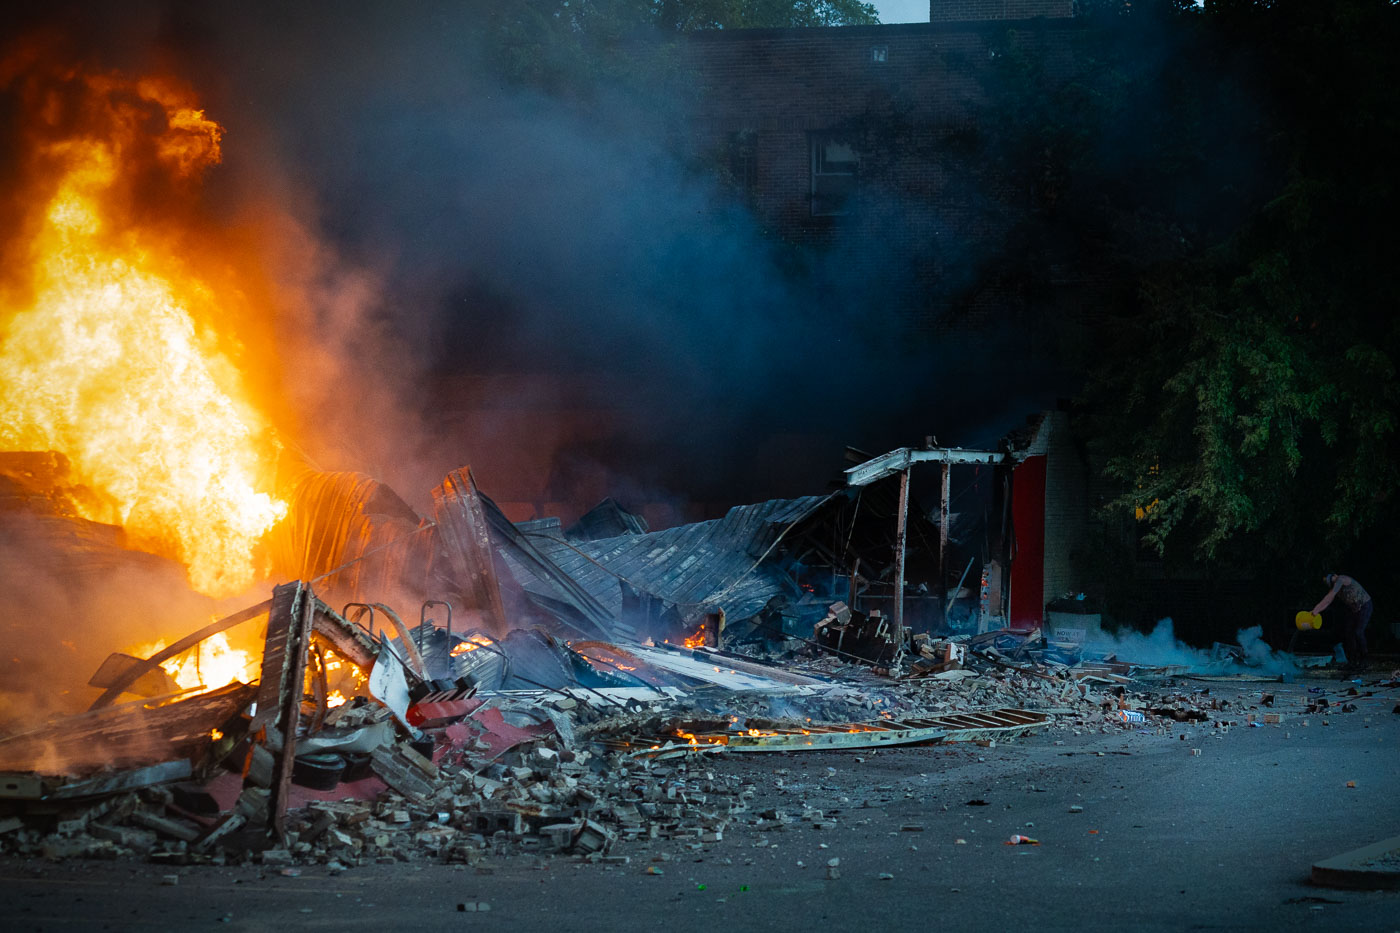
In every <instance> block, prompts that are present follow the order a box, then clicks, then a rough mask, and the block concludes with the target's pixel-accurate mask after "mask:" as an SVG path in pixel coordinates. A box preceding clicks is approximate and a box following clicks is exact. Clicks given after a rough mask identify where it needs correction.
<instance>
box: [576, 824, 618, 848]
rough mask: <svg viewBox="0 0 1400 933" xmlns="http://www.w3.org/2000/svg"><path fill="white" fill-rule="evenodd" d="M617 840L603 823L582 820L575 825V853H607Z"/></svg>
mask: <svg viewBox="0 0 1400 933" xmlns="http://www.w3.org/2000/svg"><path fill="white" fill-rule="evenodd" d="M616 838H617V836H616V835H615V834H614V833H613V832H612V831H611V830H609V829H608V828H607V827H606V826H604V825H603V824H602V823H599V822H596V821H594V820H580V821H579V822H578V823H577V824H575V835H574V844H573V851H574V852H577V853H581V854H584V855H590V854H592V853H595V852H599V853H602V852H606V851H607V850H608V848H609V847H611V846H612V844H613V841H614V840H615V839H616Z"/></svg>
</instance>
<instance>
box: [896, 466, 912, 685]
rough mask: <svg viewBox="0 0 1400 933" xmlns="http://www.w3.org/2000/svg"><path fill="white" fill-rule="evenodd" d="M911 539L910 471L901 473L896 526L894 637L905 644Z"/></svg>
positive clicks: (899, 642)
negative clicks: (907, 556) (906, 563)
mask: <svg viewBox="0 0 1400 933" xmlns="http://www.w3.org/2000/svg"><path fill="white" fill-rule="evenodd" d="M908 540H909V471H908V470H905V471H904V472H903V473H901V474H899V515H898V516H896V518H895V526H894V637H895V638H896V639H897V640H898V641H897V644H898V645H899V648H897V649H895V650H896V655H895V656H896V657H898V652H899V651H901V650H902V649H903V646H904V554H905V551H906V550H907V547H906V546H907V544H908Z"/></svg>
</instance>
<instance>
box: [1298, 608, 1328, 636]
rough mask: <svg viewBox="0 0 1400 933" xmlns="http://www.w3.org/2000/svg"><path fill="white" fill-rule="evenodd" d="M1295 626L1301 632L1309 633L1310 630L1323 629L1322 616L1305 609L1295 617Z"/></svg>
mask: <svg viewBox="0 0 1400 933" xmlns="http://www.w3.org/2000/svg"><path fill="white" fill-rule="evenodd" d="M1293 624H1294V625H1296V626H1298V630H1299V631H1303V632H1305V631H1307V630H1308V629H1310V628H1313V629H1316V628H1322V616H1321V614H1319V613H1316V612H1308V610H1306V609H1304V610H1303V611H1302V612H1300V613H1298V614H1297V615H1296V616H1294V617H1293Z"/></svg>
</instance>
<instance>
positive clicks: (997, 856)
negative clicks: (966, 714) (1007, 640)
mask: <svg viewBox="0 0 1400 933" xmlns="http://www.w3.org/2000/svg"><path fill="white" fill-rule="evenodd" d="M1372 679H1375V678H1372ZM1203 686H1209V687H1210V688H1211V691H1212V696H1213V697H1216V698H1220V699H1228V700H1230V702H1231V705H1232V708H1233V709H1237V710H1238V715H1237V718H1238V719H1239V720H1247V718H1248V714H1249V713H1250V712H1253V713H1255V714H1256V715H1258V716H1262V714H1263V713H1265V712H1268V713H1272V714H1280V715H1278V718H1280V719H1281V720H1282V721H1281V722H1278V723H1270V724H1266V725H1263V726H1261V727H1253V728H1252V727H1249V726H1245V725H1237V726H1234V727H1231V728H1229V729H1228V730H1225V729H1221V728H1219V727H1218V726H1217V725H1215V724H1214V723H1205V724H1202V725H1196V724H1190V723H1171V724H1170V725H1162V726H1158V725H1151V726H1149V727H1147V728H1145V729H1133V728H1129V727H1112V728H1111V729H1110V731H1109V732H1107V733H1105V732H1101V731H1098V729H1092V730H1090V729H1081V730H1079V734H1076V733H1075V731H1074V730H1070V729H1055V730H1050V731H1047V732H1043V733H1040V734H1036V735H1032V736H1030V737H1027V738H1022V739H1016V740H1013V741H1011V742H1009V743H1007V742H998V743H997V744H996V745H994V746H978V745H972V744H968V743H962V744H958V745H955V746H937V745H935V746H925V747H915V748H902V749H884V750H880V751H878V752H874V751H849V752H807V753H796V754H775V755H768V754H755V755H749V756H742V755H737V754H730V755H728V756H725V757H720V758H706V759H704V760H695V761H690V762H663V763H658V764H657V765H656V766H655V767H656V768H657V769H658V770H661V771H663V772H669V773H663V774H660V775H653V776H651V778H649V779H648V781H649V783H652V784H655V785H656V786H661V787H663V788H664V787H665V786H666V785H667V784H670V785H674V786H676V787H677V793H678V794H681V795H692V796H693V795H694V794H696V793H704V789H705V788H709V789H710V794H709V795H708V796H707V797H706V801H705V803H706V804H712V803H713V800H712V798H719V797H724V796H727V795H729V794H730V792H731V791H732V792H734V793H735V794H736V795H743V794H744V791H746V790H747V791H751V793H750V794H748V795H746V798H747V799H746V800H745V804H746V808H745V809H744V810H742V811H741V812H740V813H739V814H738V815H737V816H736V817H735V818H733V819H731V820H730V821H729V822H728V823H727V824H726V825H725V827H724V829H723V830H722V833H721V835H722V838H720V839H719V840H717V841H711V840H713V836H708V837H707V836H704V835H700V836H680V837H677V838H659V839H655V840H647V839H639V840H633V841H627V840H625V839H624V840H622V841H619V842H618V843H617V845H616V846H615V847H614V848H613V849H612V850H611V856H610V857H609V858H607V859H605V860H603V861H594V862H584V861H580V860H578V859H576V858H572V857H567V856H556V857H553V858H544V857H541V856H538V855H534V854H529V853H522V854H508V855H491V854H488V855H486V856H485V857H484V858H482V859H481V860H480V861H479V862H478V863H477V864H476V865H474V866H468V865H452V864H440V863H437V862H432V861H415V862H408V863H404V862H394V863H389V864H384V863H380V862H375V861H371V862H369V863H367V864H364V865H359V866H355V867H350V868H348V869H346V870H343V871H342V870H338V869H335V868H331V867H328V866H326V865H316V864H301V865H296V866H275V865H268V866H262V865H248V866H237V867H233V866H225V867H216V866H184V867H179V866H172V865H168V864H166V865H156V864H148V863H141V862H134V861H129V860H123V861H112V862H102V861H89V860H70V861H64V862H60V863H49V862H45V861H43V860H39V859H27V860H22V859H17V858H12V857H11V858H6V859H5V860H4V861H2V862H0V879H3V883H4V884H5V889H6V892H7V896H6V897H5V898H4V899H3V900H0V928H3V929H5V930H58V929H110V930H128V929H130V930H189V929H199V928H203V927H206V926H207V927H211V928H215V929H230V930H240V929H241V930H262V929H286V928H296V929H326V930H332V929H333V930H356V929H376V930H388V929H416V930H424V931H432V930H449V929H450V930H461V929H486V928H490V929H492V930H608V931H612V930H655V929H659V928H665V929H667V930H668V931H682V930H692V929H693V930H702V929H703V930H713V929H716V928H724V927H730V928H736V929H773V930H787V929H791V930H799V929H800V930H804V931H807V930H810V929H812V928H814V927H827V928H831V929H857V928H865V927H867V926H873V927H879V928H883V929H914V928H920V929H923V928H931V927H934V926H937V927H942V928H947V929H964V928H975V929H980V928H996V929H1008V928H1024V927H1029V926H1034V927H1035V928H1037V929H1050V930H1054V929H1070V928H1073V929H1086V928H1087V929H1106V930H1107V929H1114V930H1116V929H1161V930H1179V929H1197V928H1220V929H1269V930H1276V929H1289V928H1295V927H1298V926H1302V925H1307V926H1308V927H1310V928H1314V929H1319V930H1323V929H1325V930H1338V929H1356V930H1396V929H1400V894H1396V893H1388V894H1381V893H1359V892H1358V893H1353V892H1344V891H1335V890H1330V889H1325V888H1319V887H1314V886H1312V885H1311V884H1310V883H1309V882H1308V871H1309V866H1310V865H1311V864H1312V863H1313V862H1315V861H1318V860H1320V859H1323V858H1327V857H1328V856H1331V855H1335V854H1338V853H1340V852H1342V851H1344V850H1347V849H1351V848H1354V847H1356V846H1359V845H1362V844H1365V843H1369V842H1373V841H1375V840H1378V839H1381V838H1383V837H1387V836H1393V835H1395V834H1396V833H1397V832H1400V793H1398V792H1400V782H1397V778H1400V715H1396V714H1395V713H1393V712H1392V708H1393V707H1394V705H1395V697H1394V696H1393V694H1394V693H1395V691H1394V690H1388V691H1386V693H1385V697H1388V699H1385V698H1382V697H1379V696H1378V697H1376V698H1374V699H1372V700H1371V701H1370V702H1368V703H1359V704H1357V706H1358V708H1357V709H1356V711H1355V712H1347V713H1342V712H1339V711H1337V712H1331V711H1329V712H1328V713H1327V714H1326V715H1320V714H1318V713H1316V712H1315V713H1306V712H1304V710H1305V709H1306V708H1307V706H1308V703H1309V701H1310V700H1312V699H1314V698H1315V697H1316V696H1317V694H1315V693H1314V694H1310V693H1309V692H1308V691H1309V688H1310V687H1313V688H1317V687H1321V688H1323V689H1325V690H1326V691H1327V692H1328V694H1329V695H1332V696H1334V697H1335V696H1337V694H1338V693H1340V692H1341V691H1343V690H1345V688H1346V687H1347V686H1349V684H1347V683H1346V682H1345V681H1339V680H1337V679H1331V680H1327V679H1321V678H1319V679H1304V680H1299V681H1298V682H1296V683H1293V684H1259V683H1243V684H1222V683H1214V684H1209V685H1206V684H1202V683H1200V682H1186V683H1184V684H1183V687H1184V688H1185V689H1186V690H1188V691H1189V690H1199V689H1201V688H1202V687H1203ZM1266 692H1267V693H1272V694H1273V695H1274V698H1275V699H1274V702H1273V705H1272V706H1271V707H1264V706H1262V705H1261V704H1260V700H1261V697H1262V694H1263V693H1266ZM1196 749H1199V754H1195V753H1194V751H1193V750H1196ZM682 765H684V768H685V770H681V767H682ZM1348 782H1352V783H1354V785H1355V786H1354V787H1350V786H1348ZM662 793H663V794H664V793H665V791H664V790H663V791H662ZM668 799H672V798H668ZM972 801H983V802H984V803H980V804H973V803H972ZM1013 834H1023V835H1026V836H1030V837H1032V838H1035V839H1037V840H1039V843H1040V844H1039V845H1035V846H1031V845H1019V846H1011V845H1006V844H1005V843H1006V840H1007V839H1008V838H1009V837H1010V836H1011V835H1013ZM959 840H962V841H961V842H960V841H959ZM512 851H514V849H513V848H512ZM833 859H834V860H839V861H838V862H837V863H836V864H835V865H834V866H832V865H831V864H830V862H831V860H833ZM172 882H173V883H172ZM483 905H484V906H486V907H487V908H489V913H486V914H485V915H484V916H483V913H482V907H483Z"/></svg>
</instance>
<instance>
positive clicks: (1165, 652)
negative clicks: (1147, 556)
mask: <svg viewBox="0 0 1400 933" xmlns="http://www.w3.org/2000/svg"><path fill="white" fill-rule="evenodd" d="M1235 640H1236V643H1237V644H1238V646H1239V649H1240V650H1239V656H1237V653H1236V652H1234V651H1224V652H1219V653H1217V652H1215V651H1209V650H1206V649H1204V648H1193V647H1192V646H1190V645H1188V644H1186V643H1185V642H1182V641H1181V640H1179V639H1178V638H1177V637H1176V631H1175V629H1174V627H1173V623H1172V620H1171V619H1170V618H1165V619H1162V620H1160V621H1159V622H1158V623H1157V624H1156V625H1155V626H1154V627H1153V629H1152V631H1150V632H1148V633H1146V634H1143V633H1141V632H1131V631H1129V632H1123V631H1120V632H1119V633H1118V634H1116V635H1114V636H1113V638H1112V642H1111V647H1110V646H1107V645H1106V646H1104V647H1106V648H1107V650H1108V651H1109V653H1110V654H1111V656H1113V657H1115V658H1116V659H1117V660H1119V661H1122V662H1124V663H1128V664H1139V665H1143V666H1148V667H1187V668H1190V669H1191V671H1192V672H1193V673H1212V674H1230V673H1244V672H1248V673H1254V674H1273V675H1280V676H1282V675H1287V674H1292V673H1296V672H1297V671H1298V664H1297V662H1296V661H1295V660H1294V658H1293V656H1292V655H1290V654H1288V653H1287V652H1282V651H1276V650H1275V649H1273V648H1271V647H1270V646H1269V645H1268V644H1267V643H1266V642H1265V641H1264V629H1263V627H1262V626H1259V625H1255V626H1252V627H1250V628H1246V629H1241V630H1239V631H1238V632H1236V633H1235ZM1241 657H1242V658H1243V660H1242V661H1241V660H1240V658H1241Z"/></svg>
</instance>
